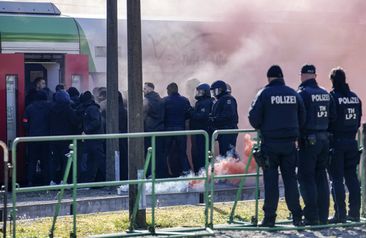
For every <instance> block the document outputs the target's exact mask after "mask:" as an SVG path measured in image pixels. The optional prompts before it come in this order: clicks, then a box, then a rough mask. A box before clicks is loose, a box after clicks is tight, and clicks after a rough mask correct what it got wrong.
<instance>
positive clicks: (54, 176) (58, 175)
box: [49, 141, 72, 183]
mask: <svg viewBox="0 0 366 238" xmlns="http://www.w3.org/2000/svg"><path fill="white" fill-rule="evenodd" d="M70 144H71V141H55V142H51V143H50V150H51V157H50V166H49V168H50V179H51V180H52V181H53V182H56V183H60V182H61V180H62V179H63V177H64V173H65V169H66V164H67V160H68V158H67V157H66V156H65V154H67V153H69V152H70V149H69V145H70ZM71 171H72V170H70V173H69V175H70V174H71ZM69 177H71V176H69Z"/></svg>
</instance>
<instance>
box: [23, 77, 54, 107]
mask: <svg viewBox="0 0 366 238" xmlns="http://www.w3.org/2000/svg"><path fill="white" fill-rule="evenodd" d="M37 91H44V92H45V93H46V95H47V101H49V102H52V101H53V92H52V91H51V90H50V89H49V88H47V86H46V80H45V79H44V78H42V77H38V78H35V79H34V81H33V88H31V89H30V90H29V92H28V93H27V95H26V96H25V107H27V106H28V105H30V104H31V103H32V102H33V101H34V100H35V97H36V94H37Z"/></svg>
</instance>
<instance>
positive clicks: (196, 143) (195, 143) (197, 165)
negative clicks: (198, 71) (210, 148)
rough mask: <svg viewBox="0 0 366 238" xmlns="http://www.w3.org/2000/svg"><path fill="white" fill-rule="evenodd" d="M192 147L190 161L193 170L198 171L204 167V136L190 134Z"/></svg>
mask: <svg viewBox="0 0 366 238" xmlns="http://www.w3.org/2000/svg"><path fill="white" fill-rule="evenodd" d="M191 140H192V147H191V154H192V162H193V167H194V172H195V173H198V172H199V171H200V170H201V169H202V168H204V167H205V162H206V161H205V159H206V156H205V155H206V152H205V137H204V136H203V135H195V136H191Z"/></svg>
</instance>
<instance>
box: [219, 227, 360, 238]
mask: <svg viewBox="0 0 366 238" xmlns="http://www.w3.org/2000/svg"><path fill="white" fill-rule="evenodd" d="M215 237H220V238H239V237H240V238H242V237H243V238H245V237H250V238H259V237H272V238H295V237H306V238H323V237H327V238H328V237H329V238H336V237H342V238H351V237H352V238H353V237H355V238H356V237H360V238H363V237H365V238H366V226H362V227H353V228H351V227H348V228H347V227H345V228H343V227H341V228H330V229H322V230H315V231H281V232H263V231H258V232H253V231H219V232H217V234H216V236H215Z"/></svg>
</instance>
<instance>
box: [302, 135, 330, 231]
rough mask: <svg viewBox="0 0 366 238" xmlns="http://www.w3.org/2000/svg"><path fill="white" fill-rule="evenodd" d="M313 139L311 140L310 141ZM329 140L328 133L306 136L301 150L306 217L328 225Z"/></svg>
mask: <svg viewBox="0 0 366 238" xmlns="http://www.w3.org/2000/svg"><path fill="white" fill-rule="evenodd" d="M309 138H311V139H309ZM328 162H329V140H328V135H327V134H326V133H319V134H315V135H309V136H304V137H303V138H302V140H301V141H300V150H299V169H298V173H299V174H298V175H299V182H300V190H301V195H302V197H303V199H304V203H305V207H304V216H305V218H306V219H307V220H309V221H319V222H320V223H322V224H326V223H327V221H328V216H329V194H330V192H329V184H328V178H327V173H326V168H327V166H328Z"/></svg>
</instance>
